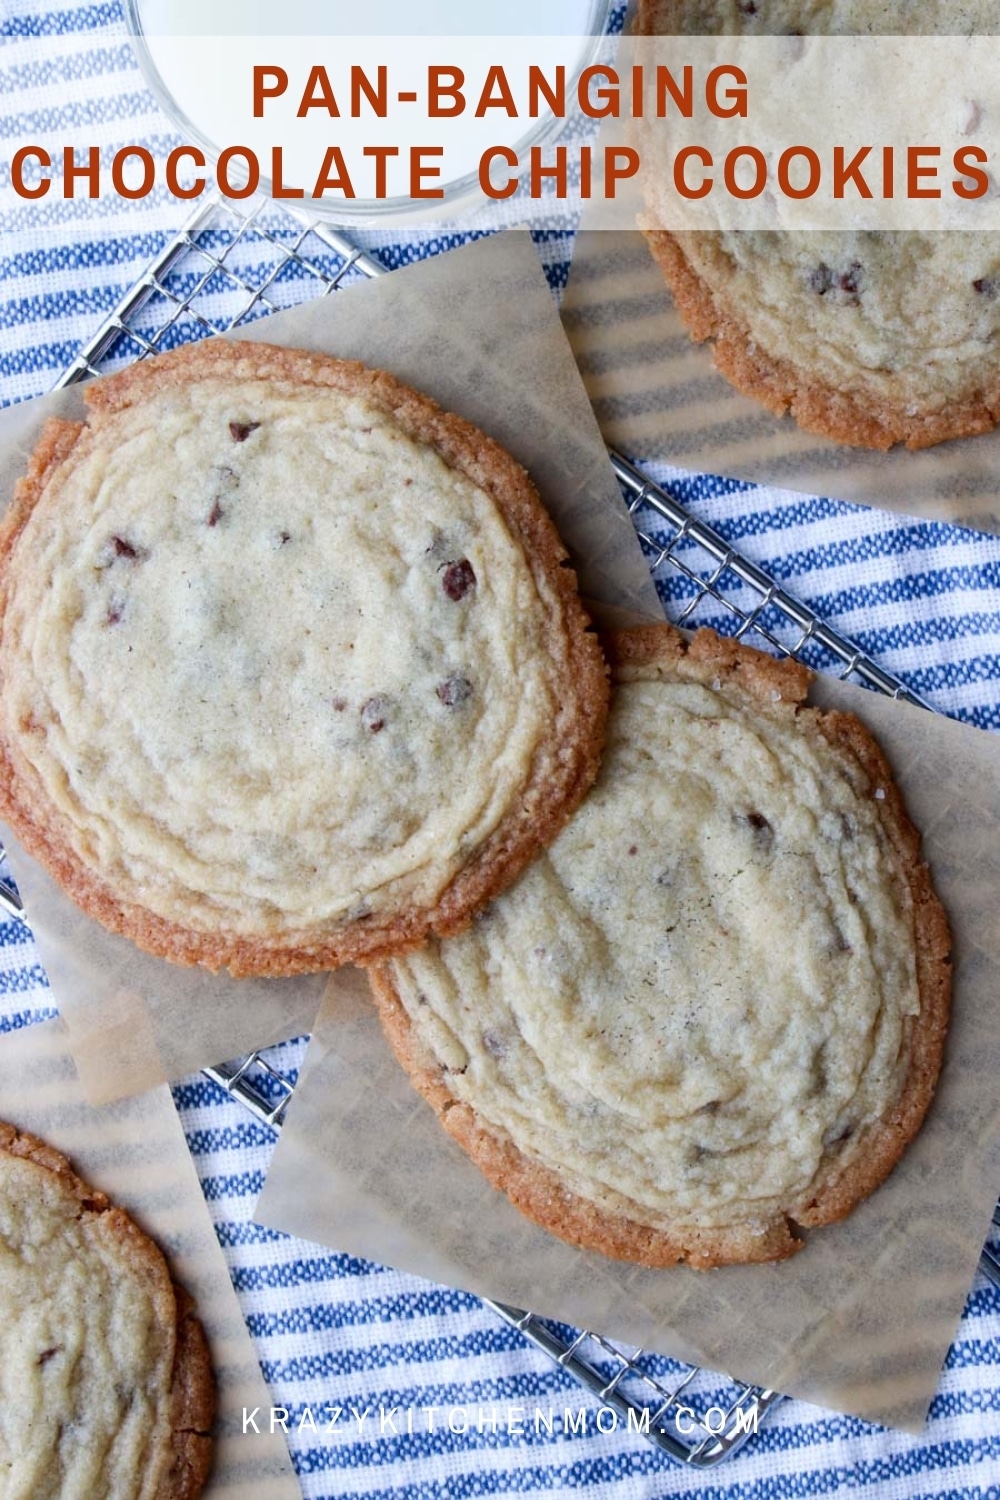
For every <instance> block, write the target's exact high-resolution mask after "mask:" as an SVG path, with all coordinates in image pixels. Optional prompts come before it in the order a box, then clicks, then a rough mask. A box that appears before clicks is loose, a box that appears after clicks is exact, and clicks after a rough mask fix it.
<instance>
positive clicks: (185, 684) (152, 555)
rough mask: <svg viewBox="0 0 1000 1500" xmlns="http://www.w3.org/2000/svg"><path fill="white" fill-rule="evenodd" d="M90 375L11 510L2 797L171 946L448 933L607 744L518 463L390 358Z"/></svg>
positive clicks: (30, 831) (161, 944) (231, 363)
mask: <svg viewBox="0 0 1000 1500" xmlns="http://www.w3.org/2000/svg"><path fill="white" fill-rule="evenodd" d="M86 398H87V401H88V404H89V406H90V417H89V422H88V423H87V424H86V425H85V426H82V427H81V426H79V425H77V424H70V423H65V422H58V423H50V424H49V426H48V428H47V429H46V431H45V434H44V435H43V438H42V441H41V443H40V445H39V447H38V448H37V450H36V452H35V454H34V457H33V460H32V466H31V471H30V474H29V476H28V478H27V479H26V480H24V481H23V482H22V483H21V485H20V486H19V489H18V494H17V498H16V500H15V503H14V505H13V506H12V507H11V510H10V511H9V513H8V515H7V517H6V518H5V521H4V523H3V528H2V531H0V559H2V568H3V572H2V580H0V629H2V636H0V701H2V709H0V715H2V717H0V755H2V759H3V762H4V764H3V766H2V768H0V769H2V790H0V812H2V814H3V816H4V817H6V818H7V819H8V820H9V821H10V822H11V824H12V825H13V827H14V828H15V831H16V832H17V833H18V835H19V837H20V838H21V839H22V841H23V842H24V843H25V845H26V846H27V848H28V849H29V851H30V852H32V853H33V854H35V855H36V857H38V858H39V860H40V861H41V862H42V863H43V864H44V865H45V866H46V867H47V868H48V870H49V871H50V873H52V874H53V875H54V876H55V878H56V879H58V880H59V882H60V883H61V884H62V885H63V886H64V887H65V888H66V889H67V890H68V891H69V892H70V894H71V895H72V896H73V897H74V898H75V899H76V900H77V901H78V903H79V904H80V905H81V906H82V907H83V908H84V909H85V910H86V911H87V912H89V913H90V914H91V915H93V916H95V917H97V918H99V919H100V920H101V921H103V922H104V923H105V924H106V925H108V926H110V927H111V928H113V929H115V930H117V931H120V932H123V933H125V934H126V935H127V936H129V937H131V938H133V939H134V940H135V941H136V942H138V943H139V944H140V945H141V946H143V947H146V948H148V949H150V950H151V951H153V952H156V953H159V954H162V955H164V956H166V957H168V958H172V959H175V960H179V961H182V962H200V963H203V964H206V965H208V966H209V967H213V968H218V967H221V966H223V965H226V966H228V967H229V968H230V969H231V970H232V972H233V973H236V974H251V973H256V974H268V973H270V974H281V973H292V972H296V971H305V970H309V969H321V968H328V967H333V966H334V965H336V964H339V963H341V962H345V961H349V960H355V959H364V958H371V957H376V956H379V955H383V954H387V953H394V952H398V951H401V950H403V949H405V948H407V947H411V946H413V945H414V944H415V943H419V942H421V941H423V939H424V938H425V937H426V936H427V934H428V933H430V932H439V933H448V932H453V931H455V930H458V929H460V928H461V927H462V926H463V925H464V924H465V923H466V922H467V921H468V920H469V919H470V917H471V916H472V914H473V912H474V911H475V910H476V909H477V908H478V907H479V906H480V905H482V903H483V902H484V901H486V900H488V899H489V898H490V897H492V896H493V895H494V894H495V893H496V892H497V891H498V890H500V889H502V888H503V886H505V885H506V884H507V883H509V881H510V880H511V879H512V878H513V877H514V876H515V875H516V874H517V873H518V871H519V870H520V869H521V868H523V866H524V865H525V864H526V863H527V862H528V861H529V860H530V859H531V858H532V857H533V855H534V854H535V853H536V851H537V850H538V849H539V848H540V847H543V846H544V844H545V843H547V842H548V841H550V840H551V838H552V837H554V836H555V834H556V833H557V832H558V830H559V828H560V827H561V826H562V824H563V822H564V821H565V819H566V818H567V817H568V815H569V814H570V812H571V811H572V809H573V807H574V806H575V805H576V803H577V802H578V801H579V799H580V797H581V796H582V795H583V793H584V792H585V790H586V788H587V786H588V785H589V784H590V782H591V781H592V779H593V776H594V774H595V771H596V766H597V761H598V757H599V754H600V748H601V742H602V738H603V729H604V720H605V715H606V700H607V686H606V674H605V669H604V665H603V660H602V657H601V654H600V650H599V647H598V644H597V642H596V639H595V637H594V636H593V634H592V633H591V632H590V630H589V628H588V621H587V619H586V616H585V615H584V613H583V610H582V609H581V607H580V605H579V602H578V600H577V597H576V593H575V580H574V576H573V574H572V572H571V571H570V570H569V569H568V568H567V567H566V566H565V563H566V554H565V550H564V548H563V546H562V544H561V542H560V540H559V538H558V536H557V534H556V532H555V529H554V527H553V525H552V523H551V521H550V520H549V518H548V516H547V514H546V513H545V511H544V509H543V507H542V505H541V502H540V501H539V499H538V496H537V494H536V492H535V490H534V488H533V486H532V485H531V483H530V481H529V480H528V478H527V477H526V475H525V474H524V472H523V470H522V469H521V468H520V467H519V465H518V464H516V463H515V462H514V460H513V459H512V458H510V457H509V455H508V454H507V453H505V452H504V451H503V450H502V449H501V448H499V447H498V446H497V445H496V444H495V443H494V442H492V441H491V440H490V439H489V438H487V437H485V436H484V435H483V434H482V433H480V432H479V431H477V430H476V429H475V428H473V427H472V426H470V425H469V424H468V423H467V422H465V421H463V420H462V419H460V418H458V417H455V416H452V415H449V414H446V413H444V412H442V411H441V410H440V409H439V408H438V407H437V406H436V405H435V403H434V402H432V401H431V400H429V399H428V398H427V397H425V396H422V395H420V394H418V393H417V392H415V391H412V390H410V389H409V388H408V387H406V386H404V385H402V384H400V383H399V382H398V381H397V380H395V379H394V378H393V377H392V376H390V375H387V374H385V373H382V372H378V371H371V370H368V369H366V368H364V367H363V366H360V365H357V364H350V363H345V362H341V361H338V360H333V359H329V358H326V357H323V356H319V355H313V354H308V353H305V352H301V351H296V350H288V349H281V348H275V347H271V346H269V345H265V344H238V343H227V342H223V341H212V342H210V343H208V344H202V345H198V346H196V347H194V348H188V349H183V350H179V351H177V352H176V353H174V354H170V355H165V356H162V357H160V358H158V359H157V360H155V361H150V362H147V363H145V364H142V365H139V366H137V367H134V368H133V369H131V370H129V371H128V372H126V373H124V374H122V375H120V376H113V377H111V378H109V379H107V380H103V381H100V382H98V383H96V384H95V385H93V386H91V387H89V388H88V390H87V392H86Z"/></svg>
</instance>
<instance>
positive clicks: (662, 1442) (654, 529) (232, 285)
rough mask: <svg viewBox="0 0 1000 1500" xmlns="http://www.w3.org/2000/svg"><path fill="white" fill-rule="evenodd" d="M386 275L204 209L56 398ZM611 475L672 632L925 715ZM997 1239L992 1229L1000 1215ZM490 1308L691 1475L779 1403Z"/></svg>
mask: <svg viewBox="0 0 1000 1500" xmlns="http://www.w3.org/2000/svg"><path fill="white" fill-rule="evenodd" d="M383 274H387V273H386V269H385V267H384V266H382V265H380V264H379V262H378V261H377V260H375V259H374V258H373V257H372V256H371V255H369V254H367V253H366V252H364V251H362V250H359V249H358V248H357V247H356V246H355V245H353V244H352V243H351V242H350V241H349V240H348V239H347V238H346V237H345V236H344V235H342V234H340V233H339V232H337V231H336V230H332V229H330V228H329V227H328V226H326V225H324V224H322V223H317V222H313V221H307V220H305V219H300V218H299V217H298V216H297V215H296V214H294V213H293V212H291V211H290V210H286V209H278V208H276V207H275V205H273V204H271V203H268V202H266V201H264V200H258V201H253V202H252V203H251V204H249V205H244V204H235V203H228V202H225V201H224V200H222V199H213V200H210V201H208V202H206V203H205V204H204V205H202V206H200V207H199V208H198V210H197V212H196V213H194V214H193V215H192V216H191V218H190V219H188V221H187V222H186V223H185V224H184V226H183V227H182V228H181V230H180V231H179V232H178V233H177V235H176V236H175V237H174V238H173V239H172V240H171V241H170V242H169V243H168V244H167V245H165V246H164V248H163V250H162V251H161V252H160V254H159V255H158V256H157V257H156V259H155V260H154V261H152V262H151V264H150V265H149V267H148V268H147V270H146V271H145V273H144V274H143V275H142V276H141V277H140V278H139V279H138V281H137V282H136V283H135V284H134V285H133V286H132V287H131V288H130V289H129V291H128V292H127V293H126V295H125V296H124V297H122V299H121V301H120V302H119V303H118V305H117V306H116V307H115V308H114V310H113V311H112V312H111V314H110V315H109V316H108V318H107V319H106V320H105V322H104V323H103V324H102V325H101V327H100V328H98V329H97V331H96V332H95V334H94V335H93V337H92V338H91V339H90V340H89V341H88V342H87V343H86V344H85V345H84V347H83V348H82V349H81V350H80V352H79V354H78V355H77V357H76V359H75V360H74V361H73V363H72V364H71V365H70V366H69V368H68V369H67V370H66V371H65V372H64V374H63V375H62V376H61V378H60V379H59V380H58V381H57V382H56V385H57V387H62V386H67V385H71V384H73V383H75V382H77V381H80V380H85V379H87V378H89V377H90V376H92V375H97V374H101V373H106V372H107V371H109V370H113V369H116V368H120V367H122V366H124V365H127V364H130V363H132V362H134V361H135V360H138V359H143V358H145V357H146V356H147V355H149V354H154V353H157V352H158V351H161V350H164V349H169V348H173V347H175V346H176V345H178V344H181V343H187V342H191V341H194V340H197V339H200V338H203V337H205V336H206V335H208V334H211V333H222V332H228V331H230V330H231V329H234V328H238V327H240V326H241V325H245V324H247V323H249V322H252V321H255V320H256V319H258V318H260V317H264V316H266V315H268V314H269V313H272V312H278V311H280V310H282V309H285V308H288V307H291V306H294V305H295V304H297V303H299V302H303V301H305V300H307V299H308V298H310V297H315V296H320V295H328V294H329V293H331V292H334V291H336V290H337V289H338V288H339V287H342V286H346V285H349V284H350V283H351V282H354V281H358V280H367V279H370V278H371V277H374V276H379V275H383ZM611 461H612V465H613V467H614V469H615V472H616V474H617V476H618V479H619V481H620V483H621V486H622V490H623V492H624V495H625V498H626V501H627V504H628V507H629V511H630V514H631V516H632V519H633V523H634V525H635V527H636V530H637V532H638V534H639V537H640V540H641V541H642V544H643V547H644V549H645V551H646V554H647V557H648V559H649V564H650V568H651V570H652V573H653V576H654V578H655V579H656V581H657V583H658V585H659V586H660V592H661V594H662V595H663V596H665V603H666V607H667V612H668V614H669V615H670V617H671V618H672V619H673V620H674V621H675V623H677V624H679V625H691V626H697V625H701V624H712V625H714V626H715V627H716V628H717V629H719V630H721V631H723V632H725V633H726V634H729V635H733V636H736V637H737V638H745V637H749V638H751V640H752V641H753V643H754V644H756V645H758V646H761V647H762V648H764V649H767V650H770V651H771V652H773V653H776V654H778V655H790V656H794V657H795V658H797V659H798V660H799V661H803V662H805V664H806V665H808V666H810V667H813V668H816V669H818V670H823V671H827V672H834V673H836V675H838V676H840V677H842V678H845V679H851V680H854V681H856V682H859V683H862V684H863V685H865V686H866V687H869V688H872V689H874V690H875V691H877V692H881V693H884V694H887V695H889V696H891V697H894V698H901V699H904V700H906V701H907V702H910V703H915V704H919V705H920V706H922V707H925V708H926V707H929V705H928V704H926V703H925V702H924V701H923V700H922V699H921V698H920V697H919V696H918V695H917V694H916V693H914V692H913V691H912V690H911V689H910V688H908V687H907V685H906V684H905V683H904V682H903V681H901V680H900V679H899V678H898V677H896V676H894V675H893V674H892V673H891V672H887V671H886V670H885V669H884V668H883V667H881V666H880V665H879V664H878V662H876V661H875V660H874V659H873V658H872V657H870V656H869V655H868V654H867V653H866V652H864V651H863V650H862V649H861V648H860V647H859V646H858V645H857V644H856V643H855V642H853V641H852V640H850V639H849V638H848V637H846V636H844V635H842V634H841V633H840V632H839V631H837V630H835V629H834V628H833V627H832V626H830V625H828V624H827V623H826V622H825V621H824V620H823V619H822V618H821V617H820V616H818V615H817V614H815V613H814V612H813V611H812V610H811V609H809V608H808V607H807V606H806V605H804V604H802V603H801V602H800V601H799V600H797V599H796V598H795V597H794V596H793V595H791V594H789V593H788V592H787V591H786V590H785V589H783V588H781V587H780V586H779V585H778V584H777V583H776V582H775V581H774V580H773V579H771V578H770V577H769V576H768V575H767V574H766V573H764V572H763V571H762V570H761V569H760V568H759V567H757V565H756V564H755V563H753V562H752V561H751V560H750V559H748V558H745V557H744V556H743V555H742V554H741V553H739V552H738V551H736V549H734V548H733V547H731V546H729V544H728V543H727V542H726V541H725V540H724V539H723V538H722V537H720V536H719V535H718V534H717V533H716V532H714V531H713V530H712V529H711V528H710V527H708V526H706V525H704V524H703V523H702V522H700V521H698V520H697V519H696V518H695V517H694V516H692V515H691V514H690V513H689V512H688V511H687V510H685V508H684V507H683V506H682V505H681V504H680V503H679V502H678V501H677V500H675V499H674V498H673V496H671V495H670V494H669V493H668V492H667V491H666V490H664V489H663V488H661V487H660V486H659V485H657V484H654V483H653V482H652V481H650V480H649V479H648V478H647V477H646V476H645V475H644V474H643V473H642V472H641V471H640V470H639V469H637V468H636V467H635V466H634V465H633V464H632V463H630V462H629V461H628V460H627V459H626V458H624V457H623V456H622V455H620V454H617V453H612V454H611ZM0 853H2V850H0ZM0 907H3V908H4V909H6V910H7V911H8V912H9V913H11V914H12V915H15V916H19V917H23V915H24V912H23V907H22V905H21V903H20V899H19V897H18V895H17V892H16V891H15V890H14V889H13V887H11V886H8V885H7V884H6V883H4V882H3V881H0ZM205 1073H206V1074H207V1076H208V1077H209V1078H211V1079H213V1081H214V1082H215V1083H217V1084H218V1085H220V1086H221V1087H222V1088H223V1089H225V1091H226V1092H227V1093H228V1094H229V1095H230V1096H231V1097H232V1098H233V1099H235V1100H237V1101H238V1102H239V1103H240V1104H241V1105H243V1106H244V1107H245V1108H246V1109H248V1110H249V1111H250V1112H251V1113H252V1114H254V1115H255V1116H256V1117H257V1119H258V1120H260V1121H262V1122H263V1123H265V1124H267V1125H269V1126H271V1127H272V1128H274V1129H278V1128H280V1125H281V1122H282V1119H283V1118H284V1113H285V1109H286V1107H287V1105H288V1101H289V1100H290V1098H291V1097H292V1093H293V1091H294V1084H293V1083H292V1082H291V1081H290V1080H289V1079H288V1078H286V1077H285V1076H284V1075H283V1074H282V1073H281V1072H280V1071H279V1070H278V1069H276V1068H275V1067H274V1066H273V1065H272V1064H271V1063H270V1062H269V1061H268V1059H267V1057H266V1056H265V1055H264V1054H262V1053H260V1052H255V1053H252V1054H251V1055H250V1056H249V1057H246V1058H242V1059H239V1060H238V1061H234V1062H231V1063H226V1064H223V1065H221V1066H219V1067H216V1068H206V1069H205ZM994 1225H995V1226H996V1227H997V1228H998V1229H1000V1210H998V1214H997V1215H995V1216H994ZM980 1265H981V1268H982V1269H983V1270H984V1271H985V1273H986V1274H987V1275H988V1276H989V1277H990V1278H991V1279H992V1280H993V1281H995V1282H996V1284H997V1285H1000V1252H998V1251H997V1250H994V1249H993V1248H992V1247H991V1246H990V1245H987V1247H986V1248H985V1249H984V1251H983V1257H982V1259H981V1261H980ZM487 1305H488V1306H489V1307H491V1308H492V1309H493V1310H494V1312H495V1313H496V1314H497V1315H498V1316H499V1317H501V1318H503V1319H504V1320H505V1321H506V1322H508V1323H509V1324H511V1325H512V1326H513V1327H515V1328H517V1329H518V1330H519V1331H520V1332H521V1333H522V1334H523V1335H524V1336H525V1338H527V1339H529V1340H530V1341H531V1342H532V1343H533V1344H534V1345H535V1346H536V1347H537V1348H539V1349H541V1350H542V1351H543V1352H544V1353H545V1354H546V1355H548V1356H549V1358H551V1359H552V1360H554V1361H555V1362H556V1363H557V1364H558V1365H560V1366H561V1367H562V1368H563V1369H565V1370H566V1371H567V1372H568V1373H569V1374H570V1375H572V1376H573V1377H574V1378H575V1379H576V1380H577V1381H578V1382H579V1383H580V1384H581V1385H582V1386H583V1387H584V1388H585V1389H586V1390H588V1391H589V1392H590V1393H591V1394H592V1395H593V1396H595V1397H596V1399H597V1400H598V1401H600V1402H601V1403H602V1405H603V1406H605V1407H608V1408H611V1409H612V1410H613V1411H614V1412H615V1413H616V1414H617V1416H618V1417H619V1418H622V1419H623V1420H624V1423H625V1425H626V1427H627V1429H628V1430H629V1431H637V1432H640V1433H642V1434H643V1435H644V1436H646V1437H648V1438H649V1440H650V1441H651V1442H653V1443H655V1444H656V1446H657V1447H658V1448H660V1450H661V1451H663V1452H664V1453H666V1454H668V1455H669V1456H670V1457H671V1458H673V1459H676V1460H678V1461H679V1462H682V1463H684V1464H687V1465H690V1466H692V1467H695V1468H708V1467H712V1466H714V1465H716V1464H719V1463H721V1462H722V1461H724V1460H725V1459H727V1458H730V1457H731V1456H732V1455H733V1454H735V1453H736V1452H737V1451H738V1449H739V1448H741V1447H742V1446H743V1444H744V1443H745V1442H746V1441H747V1439H748V1438H749V1437H751V1436H752V1434H754V1433H755V1432H756V1431H757V1430H758V1427H759V1424H760V1422H761V1421H762V1420H763V1419H764V1418H765V1416H766V1415H767V1413H768V1412H769V1411H770V1409H771V1408H772V1407H773V1406H775V1405H776V1404H777V1403H778V1402H780V1401H781V1400H783V1399H784V1398H783V1397H782V1396H781V1394H780V1393H778V1392H775V1391H770V1390H765V1389H763V1388H762V1387H760V1386H752V1385H746V1384H741V1383H739V1382H736V1381H733V1380H731V1379H729V1378H728V1377H727V1376H722V1375H714V1374H712V1373H711V1372H709V1371H706V1370H702V1369H700V1368H698V1367H697V1366H692V1365H685V1364H681V1363H679V1362H678V1361H675V1360H671V1359H667V1358H665V1357H664V1356H660V1355H655V1354H650V1353H648V1352H646V1351H643V1350H641V1349H635V1348H632V1347H630V1346H625V1345H621V1344H618V1343H615V1342H613V1341H611V1340H609V1339H606V1338H603V1337H600V1336H599V1335H597V1334H595V1333H592V1332H590V1331H588V1330H579V1329H568V1328H566V1327H565V1326H563V1325H559V1324H555V1323H552V1322H549V1321H547V1320H546V1319H544V1318H541V1317H539V1316H537V1315H536V1314H535V1313H531V1312H525V1311H523V1310H522V1309H520V1308H513V1307H508V1306H506V1305H504V1304H501V1303H495V1302H488V1303H487Z"/></svg>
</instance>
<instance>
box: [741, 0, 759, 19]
mask: <svg viewBox="0 0 1000 1500" xmlns="http://www.w3.org/2000/svg"><path fill="white" fill-rule="evenodd" d="M739 6H740V15H741V16H755V15H756V14H757V9H758V5H757V0H739Z"/></svg>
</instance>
